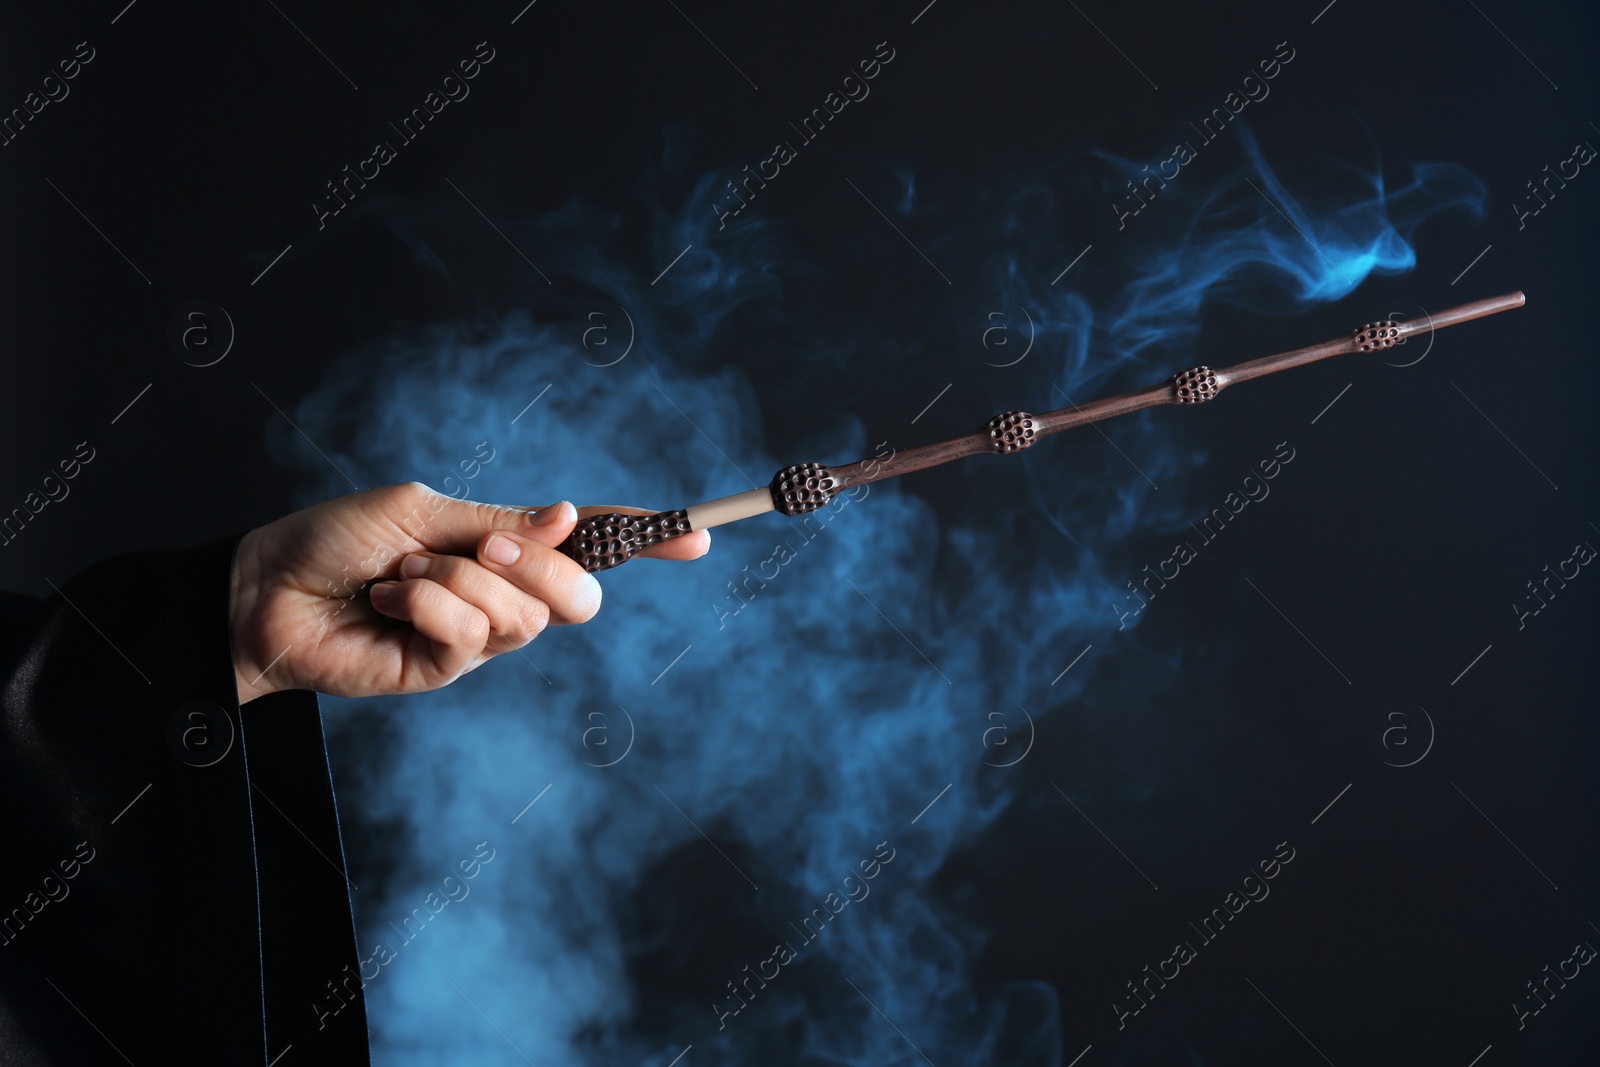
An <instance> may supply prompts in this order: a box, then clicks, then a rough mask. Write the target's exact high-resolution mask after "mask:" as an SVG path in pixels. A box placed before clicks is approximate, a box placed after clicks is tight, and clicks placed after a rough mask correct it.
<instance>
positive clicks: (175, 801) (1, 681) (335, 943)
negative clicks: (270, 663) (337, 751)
mask: <svg viewBox="0 0 1600 1067" xmlns="http://www.w3.org/2000/svg"><path fill="white" fill-rule="evenodd" d="M238 541H239V537H238V536H234V537H229V538H226V539H224V540H220V541H214V542H211V543H209V544H206V545H201V546H199V547H196V548H189V549H181V550H177V551H170V552H146V553H135V554H128V555H123V556H118V557H115V558H112V559H109V560H105V561H103V562H101V563H97V564H95V565H94V566H92V567H90V568H89V569H87V570H86V571H84V572H83V573H82V574H80V575H78V576H77V577H75V578H73V579H72V580H71V581H69V582H67V583H65V584H64V585H63V586H61V587H60V589H58V590H57V591H56V592H55V593H54V594H53V595H51V596H48V597H45V598H44V599H42V600H33V599H30V598H24V597H18V596H16V595H15V594H5V599H4V600H0V687H3V690H0V692H3V696H0V703H3V707H0V828H3V829H0V834H3V845H0V857H3V859H0V1062H3V1063H6V1064H12V1063H16V1064H73V1065H77V1064H99V1063H107V1064H125V1063H128V1062H132V1063H137V1064H141V1065H142V1064H147V1063H151V1064H153V1063H196V1064H199V1063H217V1064H221V1063H229V1064H233V1063H240V1064H250V1063H259V1064H262V1065H266V1064H268V1063H269V1062H272V1061H273V1060H274V1059H276V1058H277V1057H279V1056H282V1055H283V1053H284V1051H285V1049H287V1048H288V1047H289V1046H291V1045H292V1046H293V1051H292V1052H290V1053H289V1054H288V1055H287V1056H284V1057H283V1059H282V1060H281V1061H278V1062H279V1063H280V1065H281V1067H297V1065H301V1064H308V1063H338V1064H366V1063H368V1051H367V1025H366V1011H365V1005H364V1003H363V1000H362V997H361V982H360V978H359V976H358V970H359V964H358V956H357V950H356V941H355V928H354V923H353V920H352V913H351V903H350V891H351V886H350V885H349V882H348V877H347V874H346V870H345V863H344V852H343V846H342V844H341V842H340V839H339V826H338V816H337V811H336V809H335V805H334V795H333V784H332V780H331V778H330V776H329V770H328V763H327V753H326V749H325V748H324V745H323V737H322V722H321V716H320V713H319V712H318V709H317V699H316V695H315V694H314V693H310V692H304V691H294V692H283V693H275V694H273V695H272V696H268V697H262V698H260V699H259V700H255V701H252V702H251V703H250V704H249V705H248V706H246V707H245V708H242V709H241V708H240V707H239V706H238V704H237V699H238V698H237V692H236V688H235V684H234V676H233V656H232V649H231V639H230V632H229V626H228V596H229V582H230V575H231V573H232V566H233V553H234V550H235V548H236V547H237V545H238Z"/></svg>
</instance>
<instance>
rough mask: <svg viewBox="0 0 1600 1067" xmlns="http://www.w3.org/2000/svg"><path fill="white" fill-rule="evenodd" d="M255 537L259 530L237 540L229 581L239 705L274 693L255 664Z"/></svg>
mask: <svg viewBox="0 0 1600 1067" xmlns="http://www.w3.org/2000/svg"><path fill="white" fill-rule="evenodd" d="M259 534H260V531H259V530H251V531H250V532H249V533H247V534H245V535H244V536H243V537H242V538H240V539H239V546H238V548H237V549H235V551H234V553H233V572H232V574H231V576H230V578H229V588H228V638H229V644H230V646H231V648H232V649H233V678H234V686H235V689H236V690H237V692H238V698H239V704H240V705H244V704H248V703H249V702H250V701H252V700H254V699H256V698H257V697H263V696H266V695H267V694H268V693H271V692H274V691H275V690H276V687H275V686H274V685H273V684H272V682H271V681H270V680H269V679H268V678H267V677H266V672H265V670H264V669H263V668H264V667H265V664H264V663H258V662H257V660H258V658H259V656H258V652H259V650H258V649H257V648H256V645H257V644H258V643H259V642H258V640H257V637H256V631H257V627H256V626H255V625H254V621H255V617H256V611H257V607H258V605H259V604H260V601H261V559H260V549H259V546H260V538H259V536H258V535H259Z"/></svg>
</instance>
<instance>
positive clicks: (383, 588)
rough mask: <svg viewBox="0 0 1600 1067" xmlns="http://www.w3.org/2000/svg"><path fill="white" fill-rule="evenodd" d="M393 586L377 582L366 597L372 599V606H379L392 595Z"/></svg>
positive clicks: (388, 583) (391, 583)
mask: <svg viewBox="0 0 1600 1067" xmlns="http://www.w3.org/2000/svg"><path fill="white" fill-rule="evenodd" d="M394 585H395V583H393V582H379V583H378V584H377V585H375V586H373V587H372V589H371V590H370V591H368V593H367V595H368V596H369V597H371V598H372V602H373V603H374V604H381V603H383V602H384V601H385V600H388V599H389V598H390V597H391V596H393V595H394Z"/></svg>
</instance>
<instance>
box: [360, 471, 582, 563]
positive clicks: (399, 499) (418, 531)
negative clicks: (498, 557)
mask: <svg viewBox="0 0 1600 1067" xmlns="http://www.w3.org/2000/svg"><path fill="white" fill-rule="evenodd" d="M394 488H395V489H396V490H398V492H397V493H396V497H395V499H394V500H393V501H392V504H393V505H394V506H393V508H392V509H386V510H390V511H391V518H392V519H394V521H396V522H398V523H399V524H400V525H401V527H402V529H406V530H407V532H408V533H410V535H411V536H412V537H413V538H414V539H415V540H416V541H417V542H418V543H420V544H421V545H423V546H424V547H425V548H427V549H428V550H430V551H433V552H439V553H444V554H448V555H465V556H470V555H473V554H474V553H475V552H476V551H477V547H478V543H479V542H480V541H482V540H483V538H484V536H485V535H487V534H489V533H491V532H492V531H495V530H506V531H508V532H510V533H514V534H517V535H518V536H520V537H524V538H527V539H528V540H530V541H535V542H537V543H539V544H542V545H545V546H546V547H548V548H554V547H555V546H556V545H559V544H560V543H561V542H562V541H564V540H566V538H567V535H568V534H570V533H572V528H573V526H574V525H576V523H577V521H578V512H577V509H576V508H574V507H573V506H572V504H570V503H568V502H567V501H561V502H560V503H558V504H552V505H550V506H549V507H545V508H540V509H538V510H534V509H531V508H520V507H512V506H510V505H501V504H480V503H477V502H475V501H471V500H458V499H456V498H455V497H451V496H446V495H445V494H443V493H440V492H437V491H435V490H434V489H432V488H430V487H429V486H426V485H422V484H420V483H411V484H410V485H405V486H396V487H394ZM386 503H390V502H386ZM418 520H420V523H419V522H418Z"/></svg>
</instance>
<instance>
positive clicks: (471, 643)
mask: <svg viewBox="0 0 1600 1067" xmlns="http://www.w3.org/2000/svg"><path fill="white" fill-rule="evenodd" d="M460 630H461V643H462V644H463V645H466V646H467V647H469V648H476V649H481V648H483V647H484V646H485V645H487V644H488V643H489V633H490V626H489V616H487V615H485V614H484V613H483V610H482V609H481V608H475V607H472V606H471V605H468V607H467V610H466V611H465V612H464V613H463V614H462V618H461V626H460Z"/></svg>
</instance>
